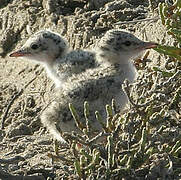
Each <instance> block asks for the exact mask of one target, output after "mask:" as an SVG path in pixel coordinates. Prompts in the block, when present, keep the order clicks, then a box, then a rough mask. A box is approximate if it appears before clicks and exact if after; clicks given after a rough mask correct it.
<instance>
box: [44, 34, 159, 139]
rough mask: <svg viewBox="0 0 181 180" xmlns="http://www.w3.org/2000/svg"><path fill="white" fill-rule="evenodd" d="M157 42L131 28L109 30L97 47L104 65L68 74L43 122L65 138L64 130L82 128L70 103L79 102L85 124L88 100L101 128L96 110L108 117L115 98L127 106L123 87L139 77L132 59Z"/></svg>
mask: <svg viewBox="0 0 181 180" xmlns="http://www.w3.org/2000/svg"><path fill="white" fill-rule="evenodd" d="M156 46H157V44H156V43H153V42H144V41H142V40H139V39H138V38H136V37H135V36H134V35H132V34H130V33H129V32H127V31H122V30H110V31H108V32H106V34H105V35H104V36H103V37H102V38H101V40H100V41H99V43H98V44H97V47H96V48H95V49H96V51H95V54H96V58H95V61H96V63H98V64H100V66H96V67H94V68H89V69H87V70H85V71H83V72H81V73H78V74H76V76H70V77H68V78H67V80H66V82H65V83H64V86H63V88H62V89H61V90H60V91H57V98H56V100H55V101H54V102H53V103H51V104H50V105H49V107H48V108H47V109H46V110H45V111H44V112H43V114H42V116H41V121H42V123H43V125H44V126H45V127H47V129H48V130H49V132H50V133H51V134H52V135H53V136H54V138H55V139H57V140H59V141H63V138H62V135H61V132H71V131H75V132H79V130H78V128H77V127H76V125H75V121H74V120H73V118H72V115H71V113H70V111H69V108H68V104H69V103H72V104H73V105H74V106H75V108H76V110H77V112H78V114H79V117H80V121H81V122H82V124H84V125H85V123H86V121H85V118H84V112H83V104H84V102H85V101H87V102H88V103H89V105H90V108H89V109H90V116H89V120H90V121H91V123H90V124H91V127H92V129H93V130H94V131H95V132H97V131H100V130H101V126H100V124H99V122H98V121H97V120H96V118H95V111H99V112H100V114H101V116H102V117H103V119H104V120H105V119H106V111H105V106H106V105H107V104H110V103H111V101H112V99H113V98H114V99H115V101H116V105H117V108H118V109H120V110H122V109H123V108H124V107H125V104H126V103H127V97H126V95H125V93H124V92H123V90H122V84H123V82H124V80H125V79H128V80H129V81H131V82H132V81H134V79H135V77H136V69H135V67H134V65H133V63H132V62H131V60H130V59H131V58H133V57H135V56H137V55H138V54H140V53H141V52H143V51H144V50H146V49H149V48H154V47H156Z"/></svg>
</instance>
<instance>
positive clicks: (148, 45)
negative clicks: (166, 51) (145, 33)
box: [144, 42, 158, 49]
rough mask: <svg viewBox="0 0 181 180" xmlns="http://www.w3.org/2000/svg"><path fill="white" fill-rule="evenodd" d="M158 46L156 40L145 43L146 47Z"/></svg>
mask: <svg viewBox="0 0 181 180" xmlns="http://www.w3.org/2000/svg"><path fill="white" fill-rule="evenodd" d="M157 46H158V43H155V42H145V44H144V48H145V49H151V48H155V47H157Z"/></svg>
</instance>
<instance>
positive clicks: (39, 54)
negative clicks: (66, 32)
mask: <svg viewBox="0 0 181 180" xmlns="http://www.w3.org/2000/svg"><path fill="white" fill-rule="evenodd" d="M94 56H95V54H94V53H93V52H91V51H88V50H71V49H70V48H69V45H68V43H67V40H66V39H65V38H63V37H62V36H61V35H59V34H57V33H54V32H52V31H49V30H41V31H39V32H37V33H35V34H33V35H32V36H31V37H30V38H29V39H28V40H27V41H26V43H25V44H24V45H23V46H22V47H21V48H20V49H18V50H17V51H15V52H12V53H11V54H10V57H21V58H24V59H28V60H32V61H35V62H38V63H40V64H43V66H44V67H45V69H46V71H47V74H48V76H49V77H50V78H51V79H52V80H53V81H54V83H55V85H56V87H61V86H62V85H63V82H64V81H66V79H67V77H70V76H72V75H74V74H78V73H80V72H83V71H85V70H87V69H88V68H93V67H95V66H96V64H95V58H94Z"/></svg>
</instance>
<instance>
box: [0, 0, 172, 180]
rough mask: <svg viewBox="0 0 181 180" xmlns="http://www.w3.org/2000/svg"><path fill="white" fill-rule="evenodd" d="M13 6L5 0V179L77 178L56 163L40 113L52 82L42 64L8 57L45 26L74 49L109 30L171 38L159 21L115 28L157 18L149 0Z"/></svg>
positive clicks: (0, 144) (0, 139) (0, 147)
mask: <svg viewBox="0 0 181 180" xmlns="http://www.w3.org/2000/svg"><path fill="white" fill-rule="evenodd" d="M8 2H9V3H7V2H6V1H2V2H0V14H1V16H0V19H1V22H0V32H1V37H0V39H1V45H0V46H1V52H0V53H1V55H2V57H1V59H0V119H1V124H2V128H1V130H0V179H2V180H3V179H8V180H11V179H12V180H14V179H17V180H20V179H24V180H28V179H32V180H38V179H46V178H48V177H49V178H51V179H53V178H54V179H61V178H62V179H78V177H77V176H76V174H75V172H74V168H73V166H72V164H69V163H67V162H66V163H65V162H64V161H62V160H59V161H55V162H53V161H52V158H50V156H51V155H50V154H54V149H53V141H52V138H51V137H50V136H49V134H48V133H47V132H46V130H45V129H44V128H43V127H42V125H41V123H40V119H39V115H40V113H41V112H42V110H43V108H44V107H45V106H46V104H47V103H48V102H49V97H50V95H51V93H52V92H53V89H54V86H53V83H52V82H51V80H50V79H49V78H47V76H46V73H45V71H44V70H43V68H42V67H41V66H39V65H35V64H32V63H30V62H28V61H22V60H21V59H12V58H11V59H10V58H9V57H8V53H10V52H11V51H12V50H13V49H15V48H17V47H19V46H21V45H22V44H23V43H24V42H25V40H26V39H27V38H28V37H29V34H31V33H33V32H36V31H37V30H39V29H45V28H50V29H51V30H54V31H57V32H59V33H61V34H63V35H64V36H65V37H67V39H68V41H69V43H70V46H71V47H72V48H74V49H77V48H87V47H90V46H91V45H93V43H95V41H96V39H99V38H100V37H101V36H102V34H103V33H104V32H105V31H106V30H108V29H112V28H118V27H121V28H126V29H129V30H131V31H133V32H135V34H136V35H137V36H139V37H140V38H141V39H147V40H152V41H156V42H160V43H162V42H164V43H167V44H171V43H172V39H171V38H170V37H169V36H167V35H166V33H165V29H164V27H163V26H162V25H161V23H160V21H155V22H151V23H149V24H148V22H143V23H137V24H129V25H121V26H116V25H114V23H116V22H118V21H123V20H124V21H128V20H133V19H140V18H146V17H148V16H150V15H152V16H154V15H156V14H154V15H153V14H151V13H152V12H150V8H149V7H148V2H147V1H135V2H134V1H131V0H127V1H126V0H124V1H113V0H112V1H111V0H107V1H106V0H102V1H96V0H95V1H89V2H86V1H81V0H80V1H72V2H71V0H69V1H68V0H67V1H65V2H64V3H62V2H61V1H58V0H56V1H54V2H53V1H52V2H51V1H48V0H38V1H35V0H32V1H23V0H20V1H17V0H13V1H8ZM149 59H151V60H152V63H150V66H154V65H160V66H161V65H163V62H164V58H163V57H162V58H161V59H159V54H158V53H156V52H154V51H151V54H150V55H149ZM61 150H62V152H61V153H60V155H63V156H64V157H69V156H70V153H71V152H70V150H68V149H66V151H63V150H64V148H63V149H61ZM69 158H70V159H71V158H72V157H71V156H70V157H69ZM3 160H4V161H3Z"/></svg>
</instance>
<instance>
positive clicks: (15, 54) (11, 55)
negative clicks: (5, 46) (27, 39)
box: [9, 50, 28, 57]
mask: <svg viewBox="0 0 181 180" xmlns="http://www.w3.org/2000/svg"><path fill="white" fill-rule="evenodd" d="M27 55H28V53H27V52H24V51H23V50H17V51H15V52H12V53H11V54H9V57H23V56H27Z"/></svg>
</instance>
